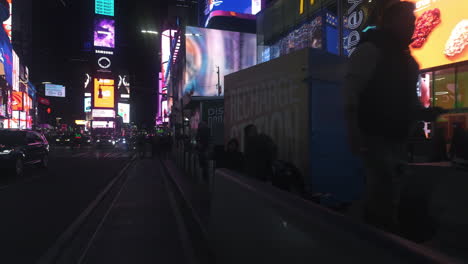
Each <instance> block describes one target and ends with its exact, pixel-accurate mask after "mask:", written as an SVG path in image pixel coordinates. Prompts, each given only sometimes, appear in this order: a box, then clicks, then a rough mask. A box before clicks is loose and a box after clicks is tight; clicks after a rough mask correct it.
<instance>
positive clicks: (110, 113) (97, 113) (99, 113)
mask: <svg viewBox="0 0 468 264" xmlns="http://www.w3.org/2000/svg"><path fill="white" fill-rule="evenodd" d="M93 117H111V118H114V117H115V111H114V110H111V109H93Z"/></svg>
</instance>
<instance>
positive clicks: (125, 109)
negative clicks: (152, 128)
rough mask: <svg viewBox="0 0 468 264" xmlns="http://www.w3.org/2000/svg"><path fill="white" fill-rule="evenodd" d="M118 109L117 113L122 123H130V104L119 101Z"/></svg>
mask: <svg viewBox="0 0 468 264" xmlns="http://www.w3.org/2000/svg"><path fill="white" fill-rule="evenodd" d="M118 110H119V111H118V115H119V116H121V117H122V120H123V122H124V124H128V123H130V104H122V103H119V105H118Z"/></svg>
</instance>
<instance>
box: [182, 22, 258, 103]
mask: <svg viewBox="0 0 468 264" xmlns="http://www.w3.org/2000/svg"><path fill="white" fill-rule="evenodd" d="M256 59H257V36H256V35H255V34H248V33H239V32H231V31H222V30H216V29H207V28H198V27H187V28H186V68H185V86H184V93H189V92H191V91H193V95H194V96H214V95H218V87H217V84H218V74H217V71H218V67H219V75H220V76H219V80H220V85H221V94H222V93H223V90H222V87H224V76H225V75H228V74H230V73H233V72H237V71H239V70H242V69H245V68H248V67H251V66H253V65H255V64H256Z"/></svg>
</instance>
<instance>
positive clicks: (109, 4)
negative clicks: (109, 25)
mask: <svg viewBox="0 0 468 264" xmlns="http://www.w3.org/2000/svg"><path fill="white" fill-rule="evenodd" d="M94 4H95V10H94V11H95V13H96V14H98V15H104V16H114V0H96V1H95V2H94Z"/></svg>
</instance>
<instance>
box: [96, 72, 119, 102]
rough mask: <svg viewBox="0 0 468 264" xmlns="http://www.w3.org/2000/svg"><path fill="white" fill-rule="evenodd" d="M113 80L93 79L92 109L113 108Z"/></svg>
mask: <svg viewBox="0 0 468 264" xmlns="http://www.w3.org/2000/svg"><path fill="white" fill-rule="evenodd" d="M114 93H115V87H114V80H112V79H98V78H95V79H94V107H97V108H114V107H115V101H114Z"/></svg>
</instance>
